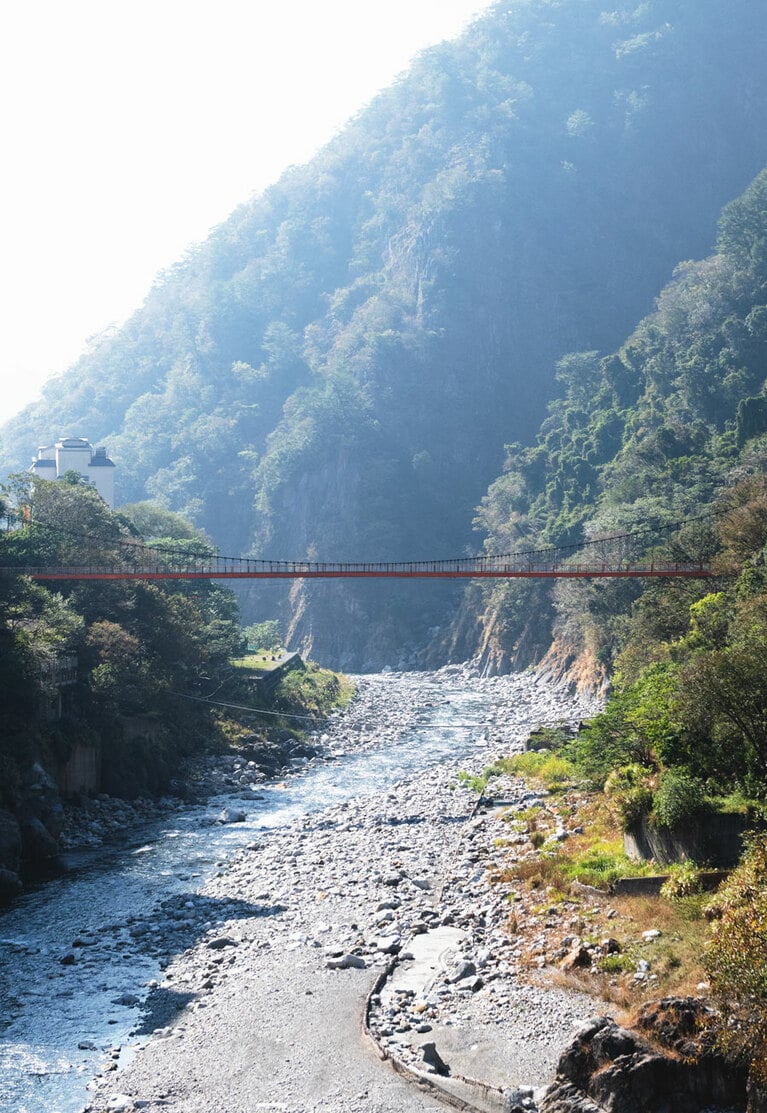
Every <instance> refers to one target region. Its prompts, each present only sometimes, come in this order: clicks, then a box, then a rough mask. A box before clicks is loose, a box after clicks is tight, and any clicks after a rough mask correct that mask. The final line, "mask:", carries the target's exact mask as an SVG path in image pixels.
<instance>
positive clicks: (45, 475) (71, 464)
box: [32, 437, 115, 509]
mask: <svg viewBox="0 0 767 1113" xmlns="http://www.w3.org/2000/svg"><path fill="white" fill-rule="evenodd" d="M114 467H115V465H114V464H113V462H112V461H111V460H110V459H109V457H108V456H107V450H106V449H105V448H94V447H93V445H92V444H91V442H90V441H87V440H86V439H85V438H84V437H62V438H61V440H58V441H56V443H55V444H51V445H44V446H42V447H41V448H38V450H37V456H36V457H35V459H34V460H33V461H32V471H33V472H34V473H35V475H39V476H40V478H41V479H63V478H64V476H65V475H66V473H67V472H68V471H75V472H77V473H78V475H80V476H82V478H83V479H85V480H86V481H87V482H88V483H90V484H92V485H93V486H94V487H95V488H96V490H97V491H98V493H99V494H100V495H101V497H102V499H103V500H104V502H105V503H106V504H107V506H108V507H110V509H111V508H112V507H113V506H114V504H115V473H114Z"/></svg>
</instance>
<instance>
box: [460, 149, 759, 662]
mask: <svg viewBox="0 0 767 1113" xmlns="http://www.w3.org/2000/svg"><path fill="white" fill-rule="evenodd" d="M558 380H559V383H560V390H561V396H560V397H559V398H557V399H555V400H554V401H553V402H552V403H551V404H550V406H549V412H548V416H547V418H546V419H545V421H544V422H543V424H542V426H541V430H540V432H539V434H538V436H537V438H536V441H535V443H534V444H533V445H528V446H523V445H522V444H519V443H517V444H514V445H510V446H509V447H508V449H507V459H506V467H505V470H504V473H503V474H502V475H501V476H500V477H499V478H498V479H496V480H495V481H494V482H493V484H491V486H490V489H489V491H488V493H487V495H486V496H485V498H484V499H483V501H482V504H481V506H480V509H479V514H478V518H477V524H478V525H479V527H480V528H481V529H482V530H483V531H484V532H485V535H486V540H485V544H486V547H487V548H488V549H489V550H490V551H502V552H503V551H508V550H509V549H510V548H514V547H520V546H521V547H523V548H526V547H531V548H535V547H540V546H545V545H547V544H559V543H567V542H571V541H572V542H580V541H582V540H590V539H591V540H593V539H600V538H604V539H609V538H610V537H611V536H613V535H616V534H617V535H620V534H623V533H626V532H627V531H633V530H636V529H640V530H641V529H645V528H646V529H648V530H649V531H650V532H649V533H648V535H647V538H646V543H644V542H642V540H641V538H640V541H639V542H638V545H639V550H638V551H637V550H636V549H635V551H633V552H632V553H631V554H627V555H632V556H637V555H644V551H643V546H644V548H646V549H647V551H651V547H652V546H653V545H657V535H656V531H657V530H658V528H659V527H672V526H673V525H674V523H677V522H684V521H687V522H688V523H689V524H687V525H686V526H684V527H683V528H682V530H681V531H678V532H677V535H676V536H675V538H674V542H673V543H674V545H675V546H676V547H677V554H676V555H680V556H681V555H683V554H685V553H687V554H688V555H692V556H694V557H698V556H704V555H708V554H709V553H716V552H719V551H723V552H725V553H726V554H727V557H728V559H727V560H726V561H725V562H724V564H722V565H721V567H722V570H723V571H727V572H730V573H732V572H733V571H735V572H740V571H741V570H742V568H743V564H744V562H746V563H747V564H751V563H753V562H754V561H755V562H756V565H757V566H759V567H761V565H762V564H763V561H764V554H763V553H762V552H761V550H762V546H763V545H764V543H765V541H767V532H766V531H767V518H765V504H764V481H765V470H766V465H767V393H766V392H767V170H764V171H762V172H761V173H760V174H759V175H758V176H757V177H756V178H755V180H754V181H753V182H752V183H751V184H750V185H749V187H748V189H747V190H746V191H745V192H744V194H743V195H742V196H741V197H739V198H736V199H735V200H734V201H732V202H731V203H730V204H729V205H727V206H726V207H725V209H724V211H723V213H722V217H721V220H720V222H719V237H718V244H717V252H716V254H714V255H712V256H711V257H709V258H707V259H705V260H703V261H701V262H697V263H685V264H684V265H682V266H680V267H679V268H678V270H677V273H676V275H675V277H674V279H673V281H672V282H671V283H670V284H669V285H668V286H667V287H666V288H665V289H664V290H663V291H662V293H661V295H660V297H659V298H658V301H657V308H656V310H655V312H654V313H652V314H651V315H650V316H648V317H647V318H645V319H644V320H643V321H642V322H641V323H640V324H639V325H638V327H637V328H636V329H635V330H634V332H633V333H632V334H631V335H630V336H629V338H628V340H627V341H626V342H625V343H624V344H623V345H622V346H621V347H620V348H619V349H618V350H617V351H616V352H614V353H613V354H611V355H608V356H604V357H601V358H600V357H599V355H598V353H597V352H593V351H592V352H581V353H571V354H569V355H568V356H566V357H565V358H564V359H562V360H561V361H560V362H559V365H558ZM708 510H714V511H715V513H714V516H713V519H712V521H705V520H704V521H697V522H696V521H695V520H694V519H696V518H700V517H702V516H703V514H704V512H705V511H708ZM736 510H737V513H736ZM720 519H721V520H720ZM717 522H718V525H717V524H716V523H717ZM675 532H676V531H675ZM736 538H737V541H736V540H735V539H736ZM604 544H605V546H606V548H608V549H609V541H608V540H605V542H604ZM720 563H721V562H720ZM752 579H753V578H752ZM730 580H731V577H730V578H725V580H724V584H725V586H726V585H727V584H730V586H731V582H730ZM754 583H756V586H757V587H758V588H759V589H760V590H761V586H762V583H761V579H760V578H759V577H757V580H756V581H754ZM714 586H715V587H716V586H722V585H719V584H718V583H717V581H714ZM751 586H752V587H753V583H752V585H751ZM711 591H712V586H711V583H710V582H708V583H707V582H706V581H692V582H689V581H688V582H679V581H671V582H670V586H668V585H666V584H662V585H660V586H659V585H658V584H657V582H656V583H655V584H654V585H653V586H652V587H650V588H647V589H645V588H644V587H643V586H642V585H641V583H640V582H639V581H610V582H608V583H605V582H601V583H599V582H593V581H577V582H576V581H563V582H560V583H558V584H557V586H556V587H555V588H554V589H553V590H552V589H550V588H549V587H548V586H546V585H543V586H542V585H541V584H540V583H538V584H535V585H531V584H530V583H529V582H520V581H517V582H515V583H513V584H510V585H499V586H497V587H495V588H485V587H480V586H475V587H473V588H472V589H471V591H470V592H469V593H467V598H466V599H465V600H464V605H463V608H462V617H461V619H460V620H459V621H458V622H457V623H456V624H455V626H454V628H453V630H452V632H451V633H452V636H453V638H455V639H456V640H457V643H458V645H460V642H461V639H462V638H463V639H466V641H467V643H468V644H475V643H476V640H477V638H478V637H480V638H482V639H483V642H484V652H485V653H486V655H487V657H488V660H489V661H494V663H495V666H496V667H498V666H501V667H504V666H505V667H507V666H508V665H509V663H511V662H513V661H515V660H516V662H517V663H529V661H530V660H531V659H535V658H540V657H541V656H542V655H543V654H545V653H546V651H547V649H548V647H549V645H550V643H551V642H552V639H553V640H554V645H555V648H559V649H560V651H561V653H563V654H564V656H565V657H568V658H571V659H573V658H575V659H577V658H579V657H581V658H582V659H583V666H584V671H585V673H586V674H588V675H589V676H591V677H592V678H593V677H594V676H595V675H597V674H598V673H599V672H600V671H601V672H602V674H603V675H604V676H607V675H609V674H610V673H611V672H612V669H611V668H610V666H611V665H612V664H614V663H615V661H616V660H617V661H618V664H619V666H620V668H619V675H621V676H622V678H623V679H624V680H625V679H629V680H633V679H636V677H637V676H638V675H639V673H640V672H641V670H642V668H643V667H644V666H646V665H647V664H648V663H650V662H652V661H653V660H654V659H655V655H656V652H657V649H658V645H657V643H664V644H665V642H667V641H668V640H669V639H673V638H675V637H676V638H680V637H682V636H683V635H685V634H686V633H687V632H688V626H689V623H690V606H691V605H693V604H695V603H696V601H698V600H700V599H701V598H702V597H704V596H706V595H707V594H710V593H711ZM750 593H751V588H749V589H748V590H746V589H742V590H741V591H740V595H739V598H741V599H743V598H744V597H745V596H748V595H749V594H750ZM733 606H734V603H733ZM478 625H479V629H478V628H477V627H478ZM458 645H454V646H453V647H452V651H453V652H456V651H457V649H458ZM664 652H665V651H664ZM661 655H662V654H661Z"/></svg>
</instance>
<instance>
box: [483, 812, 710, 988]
mask: <svg viewBox="0 0 767 1113" xmlns="http://www.w3.org/2000/svg"><path fill="white" fill-rule="evenodd" d="M557 806H558V809H559V815H560V818H561V817H562V815H563V812H564V811H565V809H567V811H566V816H567V819H568V826H572V825H577V826H578V827H580V828H582V832H581V833H574V832H571V834H570V837H569V838H567V839H566V840H565V841H564V842H563V843H561V844H560V845H558V846H557V847H556V848H555V849H553V850H552V849H551V847H549V852H547V850H546V849H545V848H544V850H543V852H541V851H539V850H537V849H533V850H529V851H528V853H527V854H525V856H524V857H523V858H522V859H521V860H519V861H516V862H510V863H509V865H508V867H507V868H505V869H500V870H498V869H496V871H495V874H494V875H493V880H495V881H497V882H501V883H506V884H513V883H514V882H517V883H521V884H517V885H515V886H514V888H515V890H516V893H517V897H516V899H517V901H520V900H521V903H518V904H517V907H516V908H515V911H514V913H513V915H512V916H510V922H509V931H510V933H512V934H514V935H515V937H516V939H517V941H521V942H522V944H523V952H524V951H525V950H526V953H527V961H528V963H529V968H530V971H531V976H533V977H535V978H536V980H537V979H538V978H540V977H545V978H546V979H548V980H551V981H554V982H556V983H557V984H560V985H568V986H570V987H576V988H578V989H580V990H581V991H583V990H586V991H587V992H589V993H592V994H593V995H594V996H596V997H599V998H601V999H602V1000H605V1001H608V1002H610V1003H611V1004H612V1005H614V1006H616V1007H617V1008H619V1009H629V1008H634V1007H636V1006H638V1005H639V1004H641V1003H642V1002H643V1001H646V1000H651V999H654V998H658V997H662V996H667V995H686V994H695V992H696V991H697V986H698V984H699V983H701V982H703V981H705V973H704V970H703V967H702V965H701V957H702V954H703V951H704V948H705V943H706V940H707V938H708V935H709V928H708V925H707V923H706V920H705V917H704V916H703V911H702V910H703V907H704V905H705V904H706V903H707V901H708V900H709V899H710V894H709V895H708V896H700V895H698V896H690V897H686V898H685V899H684V900H682V901H671V900H667V899H665V898H663V897H661V896H648V895H641V896H640V895H637V896H613V895H611V894H610V893H609V892H608V891H607V889H608V885H607V882H609V881H610V880H611V879H612V878H613V877H614V876H616V875H617V874H623V875H629V874H632V873H633V874H637V873H639V874H642V873H644V874H648V873H656V872H658V871H657V868H656V867H654V865H653V864H652V863H632V862H629V861H628V860H627V859H625V857H624V856H623V853H622V850H623V839H622V833H621V829H620V823H619V820H618V817H617V815H616V813H615V812H614V811H612V810H611V809H610V808H609V807H608V806H607V803H606V801H605V800H604V797H602V796H588V797H587V796H583V795H580V794H568V795H567V796H566V797H565V798H564V799H563V800H561V801H558V804H557ZM515 818H516V819H519V816H516V817H515ZM550 822H552V823H553V817H550V816H547V815H546V813H545V812H543V813H538V814H537V815H536V816H535V817H532V816H531V817H529V822H528V824H527V834H528V838H529V839H530V842H531V844H532V846H533V847H535V844H536V843H538V842H539V841H540V837H541V835H542V834H544V835H545V834H546V830H547V827H548V826H549V823H550ZM544 846H545V844H544ZM600 881H603V882H604V884H600ZM579 883H580V885H579ZM583 883H585V884H587V885H589V886H593V885H595V884H596V885H597V886H599V887H600V888H603V889H604V892H599V893H598V892H596V891H595V890H594V889H591V888H590V889H589V890H588V891H584V890H583V889H582V885H583ZM519 894H522V897H521V898H520V896H519ZM557 902H561V904H562V906H563V913H562V917H561V918H562V921H563V925H562V928H561V930H560V929H559V928H558V927H551V926H550V925H549V936H548V942H547V945H546V962H547V965H546V967H545V968H544V970H543V971H540V972H539V967H540V963H541V957H540V956H541V949H540V947H539V946H538V947H536V946H535V945H534V940H535V939H536V938H537V937H539V935H540V931H541V921H542V920H545V919H546V915H547V914H546V911H545V909H546V908H549V910H550V908H551V906H553V905H556V904H557ZM555 921H556V917H554V918H553V921H552V922H555ZM574 925H577V927H576V926H574ZM651 929H654V930H655V931H658V932H659V933H660V934H659V935H658V936H657V937H655V938H652V939H649V940H646V939H644V938H643V933H644V932H646V931H648V930H651ZM568 934H577V935H578V936H579V937H580V938H581V939H582V940H583V941H584V942H585V943H586V944H587V945H592V944H599V943H601V942H602V941H604V940H606V939H608V938H609V939H613V940H615V941H616V943H617V949H616V950H615V953H613V954H602V955H599V953H598V952H596V954H597V956H598V957H596V958H595V961H594V963H593V964H592V966H591V967H590V968H585V969H578V970H573V971H570V972H568V973H564V972H562V971H561V970H559V968H558V965H557V964H558V959H557V957H556V956H557V952H558V945H559V942H560V940H561V939H562V938H563V937H566V936H567V935H568ZM526 938H529V941H530V945H529V948H525V946H524V943H525V939H526ZM643 962H644V963H648V964H649V969H647V970H646V976H645V978H644V979H637V978H636V977H635V975H636V974H637V973H638V972H639V967H640V963H643ZM533 971H535V973H533Z"/></svg>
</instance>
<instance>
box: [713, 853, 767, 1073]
mask: <svg viewBox="0 0 767 1113" xmlns="http://www.w3.org/2000/svg"><path fill="white" fill-rule="evenodd" d="M708 911H709V914H710V915H712V916H715V917H717V919H716V920H715V922H714V925H713V932H714V937H713V941H712V943H711V946H710V947H709V949H708V952H707V954H706V957H705V960H704V961H705V966H706V971H707V973H708V976H709V978H710V980H711V989H712V991H713V993H714V994H715V995H716V996H717V997H718V998H719V999H720V1002H721V1005H722V1008H723V1011H724V1016H725V1020H726V1025H725V1026H724V1028H723V1033H724V1034H723V1037H722V1039H723V1041H724V1042H725V1043H727V1044H728V1045H729V1049H730V1050H731V1051H734V1052H736V1053H738V1054H744V1055H746V1056H747V1057H748V1059H749V1060H750V1063H751V1068H750V1073H751V1081H752V1083H753V1085H754V1086H755V1087H756V1088H757V1089H759V1090H761V1092H762V1093H764V1090H765V1086H767V836H765V835H763V834H762V835H759V836H756V837H753V838H752V839H751V840H750V843H749V845H748V848H747V851H746V854H745V855H744V857H743V859H742V861H741V863H740V865H739V866H738V867H737V869H736V870H734V871H733V873H732V875H731V876H730V878H729V880H728V881H726V882H725V884H724V885H723V886H722V888H721V890H720V891H719V893H718V894H717V896H716V898H715V900H714V901H713V902H712V904H711V905H710V906H709V910H708Z"/></svg>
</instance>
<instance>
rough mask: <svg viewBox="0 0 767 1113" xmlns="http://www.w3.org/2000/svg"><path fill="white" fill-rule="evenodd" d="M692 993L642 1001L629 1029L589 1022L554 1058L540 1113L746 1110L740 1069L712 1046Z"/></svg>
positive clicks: (707, 1021)
mask: <svg viewBox="0 0 767 1113" xmlns="http://www.w3.org/2000/svg"><path fill="white" fill-rule="evenodd" d="M712 1020H713V1014H712V1012H711V1010H710V1009H709V1008H708V1007H707V1006H706V1005H705V1003H704V1002H702V1001H700V1000H698V999H697V998H666V999H664V1000H663V1001H659V1002H654V1003H652V1004H649V1005H645V1006H644V1007H643V1009H642V1011H641V1013H640V1015H639V1018H638V1020H637V1026H636V1030H631V1031H629V1030H628V1029H625V1028H621V1027H620V1026H619V1025H618V1024H616V1023H615V1021H614V1020H613V1019H612V1018H611V1017H607V1016H600V1017H596V1018H595V1019H594V1020H592V1021H590V1022H589V1023H588V1024H587V1025H586V1026H585V1027H584V1028H582V1029H581V1031H580V1032H579V1033H578V1034H577V1036H576V1037H575V1039H574V1040H573V1042H572V1043H571V1044H570V1046H569V1047H568V1048H567V1050H566V1051H565V1052H564V1054H563V1055H562V1058H561V1059H560V1061H559V1066H558V1068H557V1077H556V1080H555V1081H554V1082H553V1083H552V1085H551V1086H550V1087H549V1088H548V1090H547V1091H546V1093H545V1095H544V1097H543V1099H542V1100H541V1102H540V1107H539V1108H540V1113H606V1111H612V1110H620V1113H700V1111H701V1110H704V1109H710V1108H712V1107H717V1108H721V1109H742V1110H745V1109H746V1105H747V1098H746V1077H745V1074H746V1072H745V1071H744V1070H743V1069H742V1066H740V1065H738V1064H734V1063H732V1062H730V1061H728V1060H726V1059H725V1057H724V1056H723V1055H722V1054H721V1053H720V1052H718V1051H717V1050H716V1048H715V1046H714V1030H713V1025H712Z"/></svg>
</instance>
